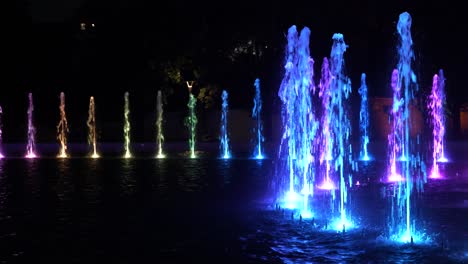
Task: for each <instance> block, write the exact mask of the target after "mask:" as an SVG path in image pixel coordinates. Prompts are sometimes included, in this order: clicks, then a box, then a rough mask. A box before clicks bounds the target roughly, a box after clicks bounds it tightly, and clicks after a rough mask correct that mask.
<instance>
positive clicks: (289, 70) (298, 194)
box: [277, 26, 318, 212]
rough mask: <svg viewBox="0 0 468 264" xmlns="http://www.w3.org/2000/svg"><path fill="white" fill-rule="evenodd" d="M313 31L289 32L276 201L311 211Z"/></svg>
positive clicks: (293, 29) (281, 93)
mask: <svg viewBox="0 0 468 264" xmlns="http://www.w3.org/2000/svg"><path fill="white" fill-rule="evenodd" d="M309 37H310V30H309V28H307V27H304V28H303V29H302V30H301V33H300V36H299V37H298V32H297V30H296V26H291V27H290V28H289V30H288V36H287V38H288V45H287V50H286V64H285V66H284V67H285V74H284V77H283V80H282V82H281V86H280V88H279V91H278V96H279V97H280V99H281V102H282V121H283V136H282V138H281V142H280V146H279V151H278V156H279V160H280V162H279V163H278V166H281V169H280V170H279V171H278V172H277V177H278V178H277V180H278V181H279V182H280V184H279V189H278V190H277V191H278V194H277V198H278V199H279V200H281V197H284V203H285V204H286V206H287V207H289V208H293V207H294V208H296V209H298V211H299V212H308V211H310V209H309V207H310V205H309V198H311V197H312V196H313V194H314V193H313V190H314V189H313V186H314V181H315V175H314V174H315V169H314V166H313V162H314V157H313V153H312V151H313V147H312V142H313V140H314V138H315V134H316V131H317V127H318V122H317V121H316V118H315V116H314V109H313V105H312V102H311V92H315V86H314V84H313V59H312V58H311V57H310V51H309Z"/></svg>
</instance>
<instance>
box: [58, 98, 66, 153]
mask: <svg viewBox="0 0 468 264" xmlns="http://www.w3.org/2000/svg"><path fill="white" fill-rule="evenodd" d="M59 109H60V121H59V123H58V125H57V139H58V141H59V143H60V152H59V154H58V157H59V158H66V157H68V155H67V134H68V121H67V114H66V113H65V94H64V93H63V92H61V93H60V106H59Z"/></svg>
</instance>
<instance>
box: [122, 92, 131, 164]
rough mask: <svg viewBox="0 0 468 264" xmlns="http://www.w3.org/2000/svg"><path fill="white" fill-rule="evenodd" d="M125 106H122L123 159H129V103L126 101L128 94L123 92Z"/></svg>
mask: <svg viewBox="0 0 468 264" xmlns="http://www.w3.org/2000/svg"><path fill="white" fill-rule="evenodd" d="M124 98H125V105H124V129H123V131H124V140H125V142H124V151H125V154H124V158H131V157H132V153H131V152H130V103H129V101H128V92H125V97H124Z"/></svg>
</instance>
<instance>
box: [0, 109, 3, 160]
mask: <svg viewBox="0 0 468 264" xmlns="http://www.w3.org/2000/svg"><path fill="white" fill-rule="evenodd" d="M2 118H3V109H2V107H1V106H0V159H2V158H4V156H3V153H2V143H3V119H2Z"/></svg>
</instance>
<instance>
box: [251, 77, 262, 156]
mask: <svg viewBox="0 0 468 264" xmlns="http://www.w3.org/2000/svg"><path fill="white" fill-rule="evenodd" d="M254 85H255V97H254V106H253V109H252V117H253V118H255V123H256V126H255V138H256V141H257V142H256V144H255V149H254V158H256V159H263V150H262V142H263V141H264V140H265V139H264V137H263V124H262V117H261V114H262V98H261V95H260V79H255V83H254Z"/></svg>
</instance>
